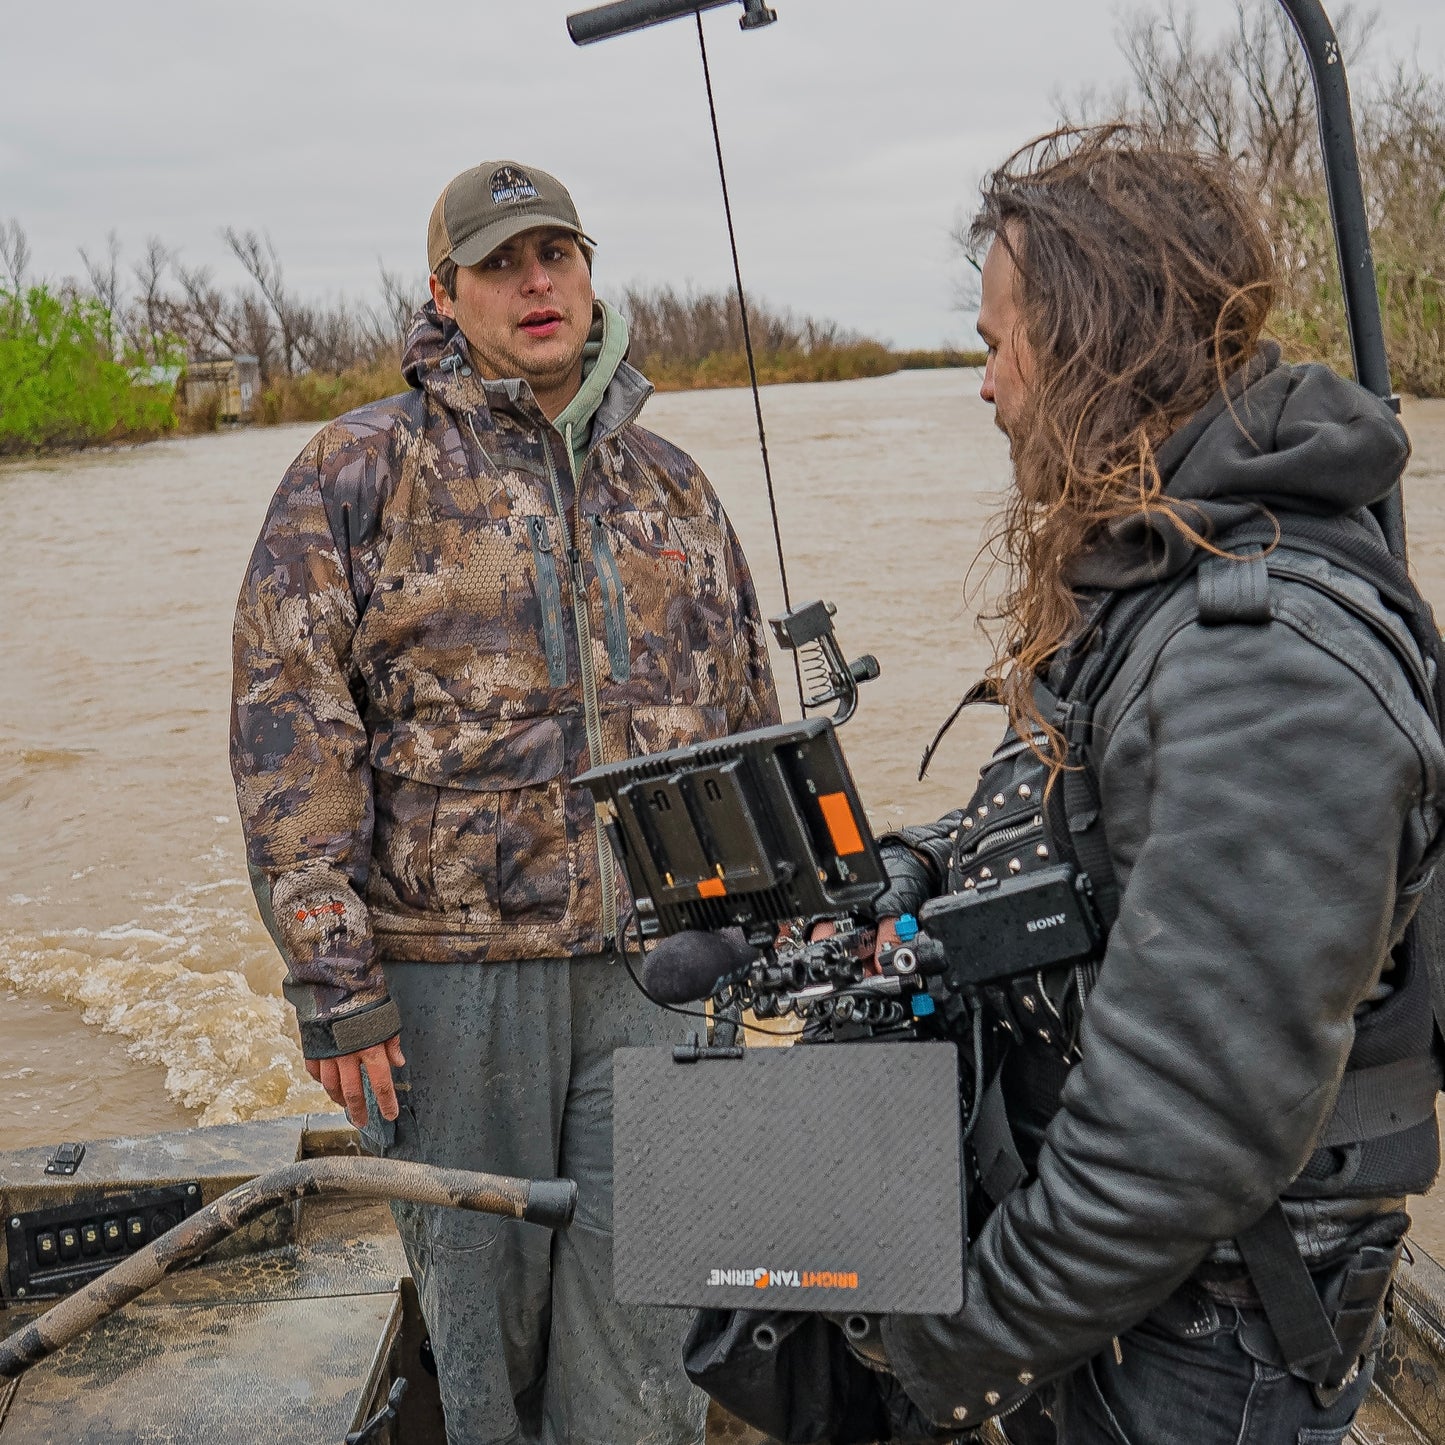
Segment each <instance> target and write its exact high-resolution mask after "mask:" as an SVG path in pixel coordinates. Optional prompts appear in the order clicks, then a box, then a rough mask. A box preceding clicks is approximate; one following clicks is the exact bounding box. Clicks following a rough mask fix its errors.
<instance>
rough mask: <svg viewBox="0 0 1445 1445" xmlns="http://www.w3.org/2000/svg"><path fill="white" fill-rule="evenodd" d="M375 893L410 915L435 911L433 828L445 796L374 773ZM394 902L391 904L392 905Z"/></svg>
mask: <svg viewBox="0 0 1445 1445" xmlns="http://www.w3.org/2000/svg"><path fill="white" fill-rule="evenodd" d="M372 776H373V780H374V781H373V797H374V802H375V809H376V815H375V823H374V824H373V829H372V841H371V853H372V859H373V864H372V867H373V888H374V887H376V885H378V884H379V885H380V888H381V893H382V897H383V898H385V895H386V894H387V893H390V894H391V895H392V900H394V901H395V904H396V905H398V906H399V907H401V908H405V909H424V908H429V907H431V906H432V896H433V889H432V869H431V854H432V846H431V845H432V828H433V825H434V822H435V818H436V810H437V798H438V796H439V793H440V790H439V789H438V788H436V787H434V786H433V785H432V784H430V783H424V782H418V781H416V780H415V779H414V778H406V777H400V776H397V775H396V774H392V773H384V772H375V773H373V775H372ZM387 901H391V900H387Z"/></svg>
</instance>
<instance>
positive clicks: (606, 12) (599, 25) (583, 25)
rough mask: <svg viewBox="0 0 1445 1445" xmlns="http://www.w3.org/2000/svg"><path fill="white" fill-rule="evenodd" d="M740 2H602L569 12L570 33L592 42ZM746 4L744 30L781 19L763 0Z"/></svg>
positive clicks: (574, 40) (582, 41) (575, 39)
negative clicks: (587, 8) (593, 6)
mask: <svg viewBox="0 0 1445 1445" xmlns="http://www.w3.org/2000/svg"><path fill="white" fill-rule="evenodd" d="M737 3H738V0H613V3H612V4H610V5H598V6H597V7H596V8H595V9H592V10H579V11H577V13H576V14H575V15H569V16H568V17H567V33H568V34H569V35H570V36H571V37H572V43H573V44H574V45H591V44H592V43H593V42H594V41H598V40H610V39H611V38H612V37H613V36H614V35H626V34H627V33H628V32H629V31H633V30H644V29H646V28H647V27H648V26H649V25H661V24H663V23H664V22H666V21H668V20H680V19H681V18H682V17H683V16H684V15H697V14H701V12H702V11H704V10H716V9H718V8H720V7H721V6H723V5H734V4H737ZM742 4H743V9H744V12H745V13H744V15H743V17H742V28H743V29H744V30H755V29H757V28H758V27H759V26H761V25H769V24H771V23H772V22H773V21H774V20H776V19H777V18H778V17H777V16H776V15H775V14H774V13H773V11H771V10H770V9H768V7H767V6H766V5H765V4H763V3H762V0H742Z"/></svg>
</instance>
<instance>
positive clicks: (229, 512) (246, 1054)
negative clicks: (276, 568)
mask: <svg viewBox="0 0 1445 1445" xmlns="http://www.w3.org/2000/svg"><path fill="white" fill-rule="evenodd" d="M977 386H978V378H977V376H976V374H975V373H972V372H967V371H936V372H911V373H902V374H899V375H896V376H890V377H883V378H880V379H877V380H870V381H855V382H839V383H831V384H823V385H811V386H781V387H770V388H767V389H766V390H765V392H764V406H765V414H766V418H767V422H768V427H769V443H770V451H771V455H772V459H773V466H774V475H775V478H776V481H777V485H778V489H779V510H780V514H781V521H782V527H783V535H784V540H785V544H786V545H787V548H788V569H789V579H790V582H791V584H792V592H793V598H794V601H795V602H797V601H806V600H808V599H810V598H812V597H818V596H822V597H825V598H828V599H829V600H831V601H833V602H836V603H837V605H838V618H837V621H838V631H839V635H840V637H841V639H842V642H843V646H844V647H845V649H847V650H848V652H849V654H850V656H852V655H856V654H857V653H860V652H864V651H870V652H873V653H874V654H875V655H876V656H877V657H878V659H879V661H880V662H881V663H882V667H883V675H882V678H881V680H880V681H878V682H874V683H871V684H869V686H868V687H867V688H866V690H865V691H864V694H863V702H862V705H861V707H860V709H859V712H858V715H857V717H856V718H855V719H854V720H853V721H852V722H851V723H849V724H848V726H847V728H846V730H845V732H844V734H843V740H844V743H845V746H846V748H847V751H848V755H849V758H850V761H851V763H852V765H853V768H854V771H855V772H856V774H857V776H858V779H859V783H860V786H861V788H862V791H863V795H864V798H865V799H866V801H867V802H868V805H869V808H870V812H871V815H872V818H873V822H874V824H875V826H882V825H888V824H893V823H896V822H898V821H899V820H915V819H923V818H929V817H933V816H936V815H937V814H938V813H939V812H941V811H943V810H944V809H945V808H946V807H950V806H954V805H955V804H956V803H957V801H958V800H959V799H960V798H961V797H962V796H964V795H966V794H967V793H968V792H969V791H970V789H971V785H972V783H971V780H972V779H973V777H974V776H975V770H976V769H977V767H978V764H979V762H980V761H982V759H983V757H984V756H985V755H986V753H987V751H988V749H989V748H990V747H991V746H992V744H993V741H994V739H995V735H996V733H997V731H998V727H999V724H998V720H997V716H996V715H994V714H992V710H990V709H972V710H971V711H970V713H968V714H965V716H964V718H963V720H962V721H961V722H960V723H959V725H958V726H957V727H956V728H955V729H954V730H953V733H952V734H951V735H950V737H949V739H948V740H947V742H946V743H945V744H944V746H943V748H942V749H941V750H940V753H939V755H938V757H937V759H936V761H935V762H934V765H933V770H932V773H931V775H930V779H929V781H928V782H927V783H926V784H920V783H919V782H917V781H916V778H915V774H916V771H917V762H918V757H919V754H920V752H921V751H922V749H923V746H924V744H925V743H926V742H927V740H928V738H929V737H930V736H931V735H932V733H933V731H934V728H935V726H936V725H937V723H938V721H939V720H940V719H941V718H942V716H943V715H944V714H946V713H947V711H948V710H949V708H950V707H951V706H952V704H953V702H954V700H955V699H956V698H957V697H958V695H959V694H960V692H961V691H962V690H963V688H964V687H965V686H966V685H967V684H968V683H969V682H970V681H972V680H973V678H974V677H975V676H976V675H977V673H978V670H979V669H980V667H981V666H982V664H983V661H984V659H985V658H986V656H987V652H988V646H987V642H986V640H985V639H984V637H983V636H982V634H981V633H980V632H979V631H978V629H977V627H976V626H975V624H974V622H973V621H972V617H973V613H974V611H975V610H976V608H975V607H974V606H972V605H970V601H969V599H968V597H967V596H966V593H965V581H966V578H967V575H968V573H969V564H970V562H971V561H972V559H973V557H974V555H975V553H976V552H977V550H978V547H979V544H980V541H981V539H982V538H983V537H984V535H985V533H986V527H987V523H988V519H989V517H990V516H991V515H992V513H993V512H994V510H995V509H996V506H997V502H998V499H999V495H1000V492H1001V489H1002V488H1003V486H1004V484H1005V482H1006V479H1007V474H1008V473H1007V467H1008V456H1007V449H1006V447H1005V445H1004V443H1003V440H1002V438H1001V437H1000V436H999V434H998V433H997V432H996V431H995V430H994V428H993V426H992V412H991V410H990V409H989V408H988V407H986V406H984V404H983V403H982V402H980V401H979V400H978V396H977ZM644 420H645V421H646V422H647V423H648V424H649V425H650V426H652V427H654V428H655V429H657V430H658V431H660V432H662V433H664V434H665V435H666V436H668V437H669V438H670V439H671V440H673V441H675V442H677V443H678V444H679V445H681V446H683V447H684V448H686V449H687V450H688V451H690V452H691V453H692V454H693V455H694V456H696V457H697V458H698V460H699V461H700V462H701V463H702V465H703V466H704V467H705V469H706V470H707V471H708V473H709V475H710V476H711V477H712V479H713V482H714V484H715V485H716V487H717V490H718V492H719V494H720V495H721V496H722V499H723V501H724V503H725V505H726V506H727V508H728V510H729V512H730V514H731V515H732V518H733V520H734V522H735V523H736V525H737V529H738V531H739V533H740V534H741V536H742V539H743V543H744V545H745V547H746V549H747V552H748V555H749V557H750V559H751V560H752V563H753V568H754V571H755V572H756V574H757V576H758V579H759V584H760V589H761V591H762V594H763V603H764V607H765V610H767V611H769V612H776V611H778V610H781V593H780V589H779V585H778V581H777V571H776V566H775V564H774V562H773V560H772V540H771V534H770V529H769V522H768V511H767V500H766V495H765V493H764V489H763V480H762V470H761V465H760V463H759V460H758V454H757V444H756V437H755V436H754V434H753V430H752V426H753V423H752V408H751V402H750V400H749V398H748V396H747V394H746V393H744V392H740V391H715V392H694V393H677V394H672V395H668V396H660V397H656V398H654V400H653V401H652V402H651V403H649V406H648V409H647V412H646V414H645V416H644ZM1405 421H1406V424H1407V425H1408V427H1409V428H1410V431H1411V434H1412V437H1413V439H1414V444H1415V455H1414V459H1413V462H1412V464H1411V469H1410V475H1409V481H1408V488H1407V493H1406V498H1407V511H1408V517H1409V525H1410V535H1411V550H1412V558H1413V562H1414V566H1415V568H1416V571H1417V573H1418V575H1419V577H1420V579H1421V582H1422V584H1423V586H1424V588H1425V590H1426V592H1427V594H1428V595H1429V596H1430V597H1431V598H1432V600H1433V601H1434V602H1435V603H1436V605H1437V607H1445V402H1421V403H1415V404H1413V405H1410V404H1407V407H1406V411H1405ZM314 431H315V428H314V427H311V426H299V427H282V428H275V429H270V430H255V431H241V432H235V433H231V434H229V435H218V436H211V437H201V438H194V439H189V440H184V441H176V442H166V443H161V444H157V445H152V446H147V447H139V448H135V449H132V450H127V451H120V452H109V453H104V454H98V455H89V456H85V457H82V458H66V459H63V460H57V461H51V462H46V463H43V464H38V465H23V466H13V465H12V466H7V467H0V516H3V517H4V519H5V542H6V545H5V548H4V572H3V596H4V625H3V630H0V1148H12V1147H17V1146H20V1145H25V1144H38V1143H46V1142H51V1141H57V1140H60V1139H67V1138H68V1139H85V1138H96V1137H103V1136H105V1135H110V1134H120V1133H135V1132H143V1131H149V1130H156V1129H167V1128H176V1127H182V1126H185V1125H187V1124H191V1123H223V1122H229V1121H233V1120H238V1119H248V1118H258V1117H269V1116H274V1115H280V1114H289V1113H298V1112H302V1111H304V1110H308V1109H316V1108H329V1107H330V1105H329V1101H328V1100H327V1099H326V1097H325V1095H323V1094H322V1093H321V1092H320V1090H319V1089H317V1088H316V1087H315V1086H314V1085H313V1084H312V1083H311V1081H310V1080H309V1079H308V1078H307V1076H306V1073H305V1070H304V1068H303V1067H302V1061H301V1053H300V1049H299V1048H298V1046H297V1042H296V1034H295V1028H294V1024H293V1022H292V1019H291V1016H290V1011H289V1010H288V1009H287V1008H286V1006H285V1004H284V1002H283V1000H282V998H281V991H280V983H281V977H282V974H283V968H282V965H281V963H280V960H279V959H278V958H277V956H276V953H275V950H274V949H273V948H272V946H271V944H270V941H269V939H268V938H267V936H266V934H265V932H264V930H263V929H262V927H261V923H260V920H259V919H258V917H257V916H256V912H255V909H254V907H253V906H252V902H251V895H250V890H249V888H248V887H247V884H246V882H245V866H244V861H243V856H244V855H243V851H242V847H241V838H240V828H239V824H238V822H237V818H236V808H235V800H234V796H233V794H232V791H231V780H230V774H229V771H228V765H227V758H226V728H227V705H228V699H229V689H230V663H229V644H230V629H231V613H232V608H233V606H234V604H235V597H236V592H237V589H238V587H239V584H240V578H241V572H242V568H243V566H244V564H245V561H246V558H247V556H248V555H249V552H250V550H251V546H252V543H253V541H254V538H255V535H256V531H257V529H258V527H259V525H260V522H261V519H262V516H263V513H264V511H265V508H266V504H267V502H268V500H269V498H270V496H271V493H272V491H273V490H274V488H275V486H276V483H277V481H278V479H279V478H280V475H281V472H282V471H283V469H284V468H285V466H286V464H287V462H289V461H290V459H291V458H292V457H293V456H294V455H295V454H296V452H298V451H299V450H300V448H301V447H302V445H303V444H304V443H305V442H306V440H307V438H308V437H309V436H310V435H311V434H312V433H313V432H314ZM778 675H779V681H780V690H783V689H784V688H785V686H786V685H787V684H789V683H790V681H791V671H790V670H788V671H784V670H783V669H782V668H781V667H780V669H779V674H778ZM794 713H796V704H795V705H794ZM1330 765H1331V764H1330V763H1329V762H1328V761H1327V760H1324V759H1322V760H1321V766H1330ZM1441 1200H1442V1201H1445V1192H1442V1196H1441ZM1417 1219H1418V1221H1419V1228H1418V1229H1417V1234H1418V1235H1419V1236H1420V1237H1421V1239H1422V1242H1424V1243H1426V1245H1427V1247H1430V1248H1431V1249H1432V1252H1433V1253H1435V1254H1436V1256H1437V1257H1445V1202H1435V1201H1431V1202H1429V1203H1425V1204H1423V1205H1421V1206H1419V1208H1418V1209H1417Z"/></svg>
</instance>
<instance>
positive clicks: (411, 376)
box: [401, 300, 652, 471]
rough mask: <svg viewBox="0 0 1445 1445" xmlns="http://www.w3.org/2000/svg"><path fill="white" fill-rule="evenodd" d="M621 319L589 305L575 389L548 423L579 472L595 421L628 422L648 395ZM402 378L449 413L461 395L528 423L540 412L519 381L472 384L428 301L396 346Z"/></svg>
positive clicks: (602, 306) (452, 336)
mask: <svg viewBox="0 0 1445 1445" xmlns="http://www.w3.org/2000/svg"><path fill="white" fill-rule="evenodd" d="M628 341H629V338H628V331H627V318H626V317H624V316H623V315H622V313H621V312H620V311H618V310H617V309H616V308H615V307H614V306H612V305H610V304H609V303H608V302H606V301H602V300H598V301H596V302H595V303H594V305H593V308H592V328H591V330H590V331H589V333H588V336H587V342H586V345H585V346H584V347H583V351H582V386H581V388H580V389H579V390H578V392H577V395H576V396H574V397H573V398H572V400H571V401H570V402H568V403H567V406H566V407H565V408H564V409H563V411H562V412H561V414H560V415H559V416H558V417H557V418H556V420H555V421H553V422H551V423H550V425H551V426H552V427H553V428H554V429H555V430H556V432H557V434H558V435H559V436H562V437H565V436H566V435H567V429H568V428H569V427H570V429H571V433H572V435H571V445H572V454H573V459H574V465H575V468H576V469H577V470H579V471H580V470H581V466H582V460H583V456H584V454H585V452H586V449H587V443H588V440H589V438H590V436H591V434H592V422H593V420H594V418H600V419H601V420H602V422H603V426H604V428H605V429H606V430H611V429H612V427H613V426H614V425H616V424H620V422H622V421H623V420H630V419H631V418H632V417H634V416H636V414H637V413H638V412H639V411H640V410H641V409H642V405H643V403H644V402H645V401H646V400H647V398H648V397H649V396H650V395H651V394H652V385H651V383H650V382H649V381H648V380H647V379H646V377H644V376H643V375H642V373H641V372H639V371H637V370H636V369H635V368H634V367H631V366H629V365H628V364H627V361H626V357H627V348H628ZM401 369H402V375H403V376H404V377H405V378H406V380H407V384H408V385H409V386H414V387H420V388H422V389H423V390H425V391H428V392H430V393H432V394H433V395H434V396H435V397H436V398H437V400H438V401H440V402H441V403H442V405H443V406H446V407H448V408H450V409H452V410H458V409H464V408H465V406H466V404H467V402H468V400H471V401H472V402H473V404H476V403H478V402H480V403H481V404H483V405H486V406H489V407H498V406H500V407H504V408H507V409H510V410H513V411H517V412H521V413H522V414H524V415H526V416H528V417H529V418H530V419H532V420H536V419H537V417H538V416H540V408H538V407H537V403H536V398H535V397H534V396H533V395H532V389H531V387H530V386H529V385H528V384H527V383H526V382H525V381H522V380H520V379H519V378H515V377H514V378H509V379H505V380H502V381H484V382H478V381H477V379H476V378H475V377H474V376H473V374H472V358H471V353H470V352H469V350H468V348H467V340H466V337H465V336H463V335H462V332H461V328H460V327H459V326H458V325H457V323H456V322H455V321H454V320H452V319H451V317H449V316H442V315H441V314H440V312H438V311H437V309H436V305H435V303H434V302H431V301H428V302H427V303H426V304H425V305H424V306H422V307H420V308H419V309H418V310H417V312H416V314H415V315H414V316H413V317H412V321H411V327H410V329H409V330H408V332H407V336H406V343H405V345H404V347H403V350H402V361H401Z"/></svg>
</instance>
